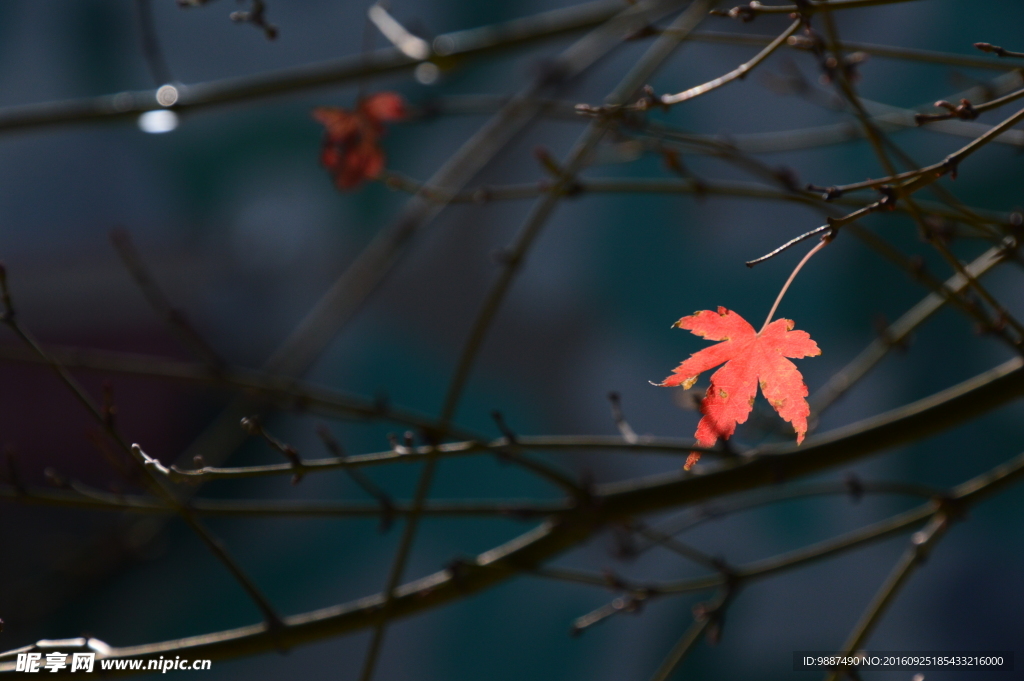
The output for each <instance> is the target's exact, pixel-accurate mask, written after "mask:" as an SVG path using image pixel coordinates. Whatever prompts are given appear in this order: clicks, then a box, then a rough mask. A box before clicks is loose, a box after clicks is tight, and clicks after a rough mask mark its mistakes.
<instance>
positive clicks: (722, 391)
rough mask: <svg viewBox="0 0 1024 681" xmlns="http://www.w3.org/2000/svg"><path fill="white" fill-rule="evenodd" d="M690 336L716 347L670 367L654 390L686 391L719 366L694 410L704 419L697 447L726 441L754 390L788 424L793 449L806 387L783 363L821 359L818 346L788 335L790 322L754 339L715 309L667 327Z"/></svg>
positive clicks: (801, 431) (803, 336) (802, 427)
mask: <svg viewBox="0 0 1024 681" xmlns="http://www.w3.org/2000/svg"><path fill="white" fill-rule="evenodd" d="M673 326H678V327H679V328H681V329H687V330H688V331H690V332H691V333H693V334H694V335H696V336H701V337H702V338H707V339H708V340H714V341H722V342H721V343H719V344H718V345H712V346H711V347H709V348H704V349H703V350H701V351H700V352H695V353H694V354H692V355H690V358H689V359H687V360H686V361H685V362H683V363H682V364H680V365H679V366H678V367H676V368H675V369H674V370H673V372H672V375H671V376H669V377H668V378H666V379H665V380H664V381H662V382H661V383H659V384H658V385H663V386H677V385H681V386H683V388H690V387H692V386H693V384H694V383H695V382H696V381H697V376H699V375H700V374H701V373H703V372H705V371H707V370H708V369H712V368H714V367H716V366H718V365H719V364H722V363H723V362H725V366H723V367H722V368H721V369H719V370H718V371H716V372H715V373H713V374H711V386H710V387H709V388H708V391H707V394H705V395H704V399H703V400H702V401H701V404H700V411H701V413H702V414H704V417H703V418H702V419H701V420H700V423H699V424H697V432H696V434H695V435H694V437H696V438H697V444H698V445H700V446H701V447H711V446H713V445H714V444H715V443H716V442H718V438H719V437H721V438H724V439H728V438H729V436H730V435H732V434H733V433H734V432H735V431H736V424H737V423H743V422H744V421H746V420H747V416H749V415H750V411H751V410H752V409H753V408H754V397H756V396H757V386H758V385H759V384H760V386H761V392H762V393H763V394H764V396H765V397H766V398H767V399H768V403H769V404H771V405H772V407H773V408H774V409H775V411H777V412H778V413H779V416H781V417H782V418H783V419H785V420H786V421H789V422H790V423H792V424H793V429H794V430H795V431H796V443H797V444H800V443H801V442H803V440H804V435H806V434H807V417H808V416H809V415H810V413H811V409H810V407H809V406H808V405H807V400H805V399H804V398H805V397H807V386H806V385H805V384H804V377H803V376H801V375H800V372H799V371H798V370H797V368H796V365H795V364H793V363H792V362H790V361H789V360H788V359H786V358H787V357H794V358H798V357H814V356H816V355H820V354H821V350H819V349H818V344H817V343H815V342H814V341H813V340H811V337H810V335H809V334H808V333H807V332H806V331H794V330H793V321H792V320H790V319H776V320H775V321H774V322H772V323H771V324H769V325H768V326H766V327H765V328H763V329H762V330H761V331H760V332H759V333H755V332H754V327H752V326H751V325H750V324H749V323H748V322H747V320H745V319H744V318H743V317H741V316H739V315H738V314H736V313H735V312H733V311H732V310H726V309H725V308H724V307H719V308H718V312H712V311H711V310H701V311H699V312H695V313H693V314H692V315H690V316H689V317H683V318H682V319H680V320H679V321H678V322H676V323H675V324H673ZM699 458H700V454H699V453H697V452H691V453H690V456H689V457H688V458H687V460H686V466H685V468H686V469H689V468H690V467H691V466H692V465H693V464H694V463H696V461H697V459H699Z"/></svg>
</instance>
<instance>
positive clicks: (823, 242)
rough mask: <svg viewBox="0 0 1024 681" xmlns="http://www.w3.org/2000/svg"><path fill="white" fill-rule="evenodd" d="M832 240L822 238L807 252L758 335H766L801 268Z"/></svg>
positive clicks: (785, 285) (784, 285)
mask: <svg viewBox="0 0 1024 681" xmlns="http://www.w3.org/2000/svg"><path fill="white" fill-rule="evenodd" d="M831 240H832V239H831V238H829V237H822V239H821V241H820V242H818V245H817V246H815V247H814V248H812V249H811V250H809V251H807V255H805V256H804V257H803V260H801V261H800V262H799V263H797V266H796V267H794V268H793V273H792V274H790V275H789V279H787V280H786V283H785V284H783V285H782V290H781V291H779V296H778V297H777V298H776V299H775V304H774V305H772V309H771V310H769V312H768V319H766V320H764V326H762V327H761V330H760V331H758V332H757V333H758V334H761V333H764V330H765V329H767V328H768V325H769V324H771V321H772V317H774V316H775V311H776V310H777V309H779V303H781V302H782V296H784V295H786V291H787V290H789V285H790V284H792V283H793V280H794V279H796V275H797V273H799V272H800V268H801V267H803V266H804V265H805V264H806V263H807V261H808V260H810V259H811V256H812V255H814V254H815V253H817V252H818V251H820V250H821V249H823V248H825V246H827V245H828V243H829V242H830V241H831Z"/></svg>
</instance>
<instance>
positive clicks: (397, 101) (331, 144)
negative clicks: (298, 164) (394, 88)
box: [313, 92, 406, 189]
mask: <svg viewBox="0 0 1024 681" xmlns="http://www.w3.org/2000/svg"><path fill="white" fill-rule="evenodd" d="M405 114H406V111H405V100H403V99H402V96H401V95H399V94H397V93H395V92H378V93H376V94H373V95H370V96H369V97H366V98H365V99H363V100H362V101H360V102H359V104H358V105H356V109H355V111H349V110H347V109H342V108H339V107H328V106H320V107H317V108H315V109H313V118H315V119H316V120H317V121H319V122H320V123H322V124H323V126H324V141H323V146H322V147H321V150H320V165H322V166H323V167H325V168H327V170H328V171H330V173H331V175H332V176H333V177H334V183H335V184H336V185H337V186H338V189H352V188H353V187H357V186H359V185H360V184H361V183H362V182H363V181H364V180H372V179H373V178H375V177H377V176H378V175H380V173H381V171H382V170H384V162H385V158H384V150H383V149H381V148H380V138H381V137H383V135H384V123H386V122H390V121H397V120H401V119H402V118H404V117H405Z"/></svg>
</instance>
